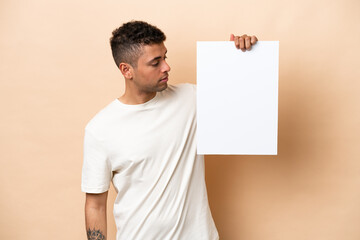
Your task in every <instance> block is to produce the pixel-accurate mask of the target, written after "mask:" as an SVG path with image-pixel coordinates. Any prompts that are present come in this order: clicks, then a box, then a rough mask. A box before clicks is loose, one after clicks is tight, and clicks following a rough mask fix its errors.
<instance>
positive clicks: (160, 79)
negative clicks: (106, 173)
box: [85, 34, 258, 240]
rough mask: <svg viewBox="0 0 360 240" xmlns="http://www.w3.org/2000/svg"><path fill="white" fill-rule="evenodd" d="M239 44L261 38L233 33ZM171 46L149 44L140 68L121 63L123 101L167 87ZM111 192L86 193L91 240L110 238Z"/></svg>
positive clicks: (245, 45) (146, 97)
mask: <svg viewBox="0 0 360 240" xmlns="http://www.w3.org/2000/svg"><path fill="white" fill-rule="evenodd" d="M230 41H234V44H235V47H236V48H237V49H240V50H241V51H243V52H245V51H247V50H250V49H251V46H252V45H254V44H256V42H257V41H258V40H257V38H256V37H255V36H247V35H246V34H245V35H242V36H234V34H231V35H230ZM166 53H167V49H166V47H165V45H164V43H160V44H152V45H145V46H143V47H142V55H141V56H140V57H139V59H138V62H137V67H133V66H131V65H130V64H128V63H120V64H119V69H120V71H121V73H122V75H123V76H124V79H125V92H124V94H123V95H122V96H121V97H119V100H120V101H121V102H122V103H125V104H142V103H145V102H147V101H149V100H151V99H152V98H154V97H155V95H156V93H157V92H161V91H163V90H165V89H166V88H167V86H168V85H167V81H168V76H169V71H170V66H169V65H168V64H167V62H166ZM107 196H108V192H104V193H100V194H90V193H87V194H86V203H85V222H86V230H87V234H88V240H90V239H91V240H94V239H106V231H107V224H106V202H107Z"/></svg>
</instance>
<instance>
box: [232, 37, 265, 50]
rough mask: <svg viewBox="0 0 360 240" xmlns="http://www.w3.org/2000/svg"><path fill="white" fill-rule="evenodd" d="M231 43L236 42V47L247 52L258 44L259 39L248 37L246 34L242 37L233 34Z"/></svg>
mask: <svg viewBox="0 0 360 240" xmlns="http://www.w3.org/2000/svg"><path fill="white" fill-rule="evenodd" d="M230 41H234V43H235V47H236V48H237V49H241V51H243V52H245V51H246V50H250V49H251V46H252V45H254V44H256V42H257V41H258V39H257V37H256V36H248V35H246V34H244V35H242V36H241V37H239V36H234V34H231V35H230Z"/></svg>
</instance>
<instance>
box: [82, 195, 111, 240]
mask: <svg viewBox="0 0 360 240" xmlns="http://www.w3.org/2000/svg"><path fill="white" fill-rule="evenodd" d="M107 196H108V192H107V191H106V192H104V193H100V194H92V193H86V202H85V224H86V232H87V239H88V240H98V239H101V240H105V239H106V230H107V225H106V202H107Z"/></svg>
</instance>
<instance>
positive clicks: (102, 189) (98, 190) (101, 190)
mask: <svg viewBox="0 0 360 240" xmlns="http://www.w3.org/2000/svg"><path fill="white" fill-rule="evenodd" d="M108 190H109V187H95V188H94V187H86V186H81V191H82V192H85V193H104V192H106V191H108Z"/></svg>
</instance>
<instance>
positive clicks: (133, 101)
mask: <svg viewBox="0 0 360 240" xmlns="http://www.w3.org/2000/svg"><path fill="white" fill-rule="evenodd" d="M165 39H166V37H165V35H164V33H163V32H162V31H161V30H159V29H158V28H156V27H155V26H152V25H150V24H148V23H145V22H140V21H132V22H128V23H125V24H123V25H122V26H121V27H120V28H118V29H116V30H114V31H113V35H112V37H111V39H110V43H111V49H112V53H113V57H114V60H115V63H116V65H117V67H118V68H119V69H120V71H121V73H122V75H123V76H124V79H125V93H124V94H123V95H122V96H121V97H119V98H118V99H115V100H114V101H113V102H111V103H110V104H109V105H107V106H106V107H105V108H104V109H103V110H101V111H100V112H99V113H97V114H96V116H95V117H94V118H93V119H91V121H90V122H89V123H88V124H87V125H86V128H85V137H84V163H83V172H82V191H84V192H86V203H85V217H86V229H87V236H88V239H106V201H107V195H108V189H109V186H110V182H111V181H112V182H113V185H114V187H115V189H116V191H117V197H116V200H115V204H114V217H115V221H116V225H117V235H116V239H117V240H122V239H126V240H133V239H138V240H152V239H154V240H155V239H161V240H166V239H184V240H200V239H204V240H213V239H219V236H218V233H217V230H216V227H215V224H214V221H213V219H212V216H211V212H210V209H209V205H208V199H207V193H206V186H205V178H204V159H203V156H199V155H197V153H196V102H195V101H196V86H195V85H192V84H179V85H176V86H172V85H168V77H169V71H170V66H169V65H168V64H167V62H166V53H167V49H166V47H165V45H164V41H165ZM230 40H231V41H234V42H235V46H236V48H238V49H241V50H243V51H245V50H249V49H250V48H251V45H253V44H255V43H256V42H257V39H256V37H255V36H252V37H249V36H246V35H243V36H242V37H235V36H234V35H231V37H230Z"/></svg>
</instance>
